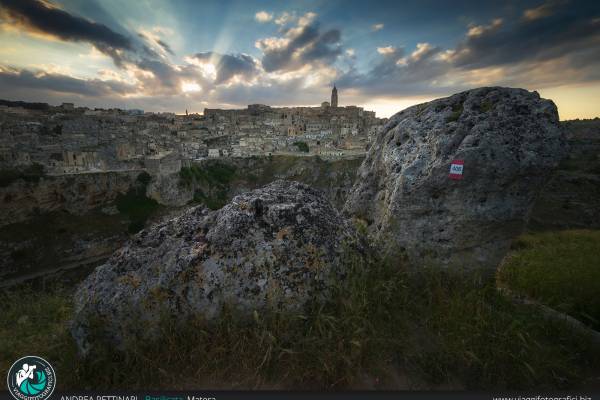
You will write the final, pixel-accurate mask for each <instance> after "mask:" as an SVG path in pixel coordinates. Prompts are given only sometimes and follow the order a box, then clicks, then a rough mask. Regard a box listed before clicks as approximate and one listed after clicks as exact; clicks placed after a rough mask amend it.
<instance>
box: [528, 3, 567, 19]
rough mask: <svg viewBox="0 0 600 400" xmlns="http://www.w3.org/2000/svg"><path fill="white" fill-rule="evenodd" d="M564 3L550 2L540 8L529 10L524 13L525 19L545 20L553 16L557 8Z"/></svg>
mask: <svg viewBox="0 0 600 400" xmlns="http://www.w3.org/2000/svg"><path fill="white" fill-rule="evenodd" d="M563 3H564V1H548V2H547V3H544V4H542V5H541V6H539V7H535V8H529V9H527V10H525V11H524V12H523V18H524V19H526V20H529V21H533V20H536V19H540V18H545V17H548V16H550V15H552V14H553V13H554V11H555V8H556V7H557V6H559V5H560V4H563Z"/></svg>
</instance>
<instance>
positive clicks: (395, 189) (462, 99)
mask: <svg viewBox="0 0 600 400" xmlns="http://www.w3.org/2000/svg"><path fill="white" fill-rule="evenodd" d="M565 152H566V146H565V140H564V137H563V134H562V131H561V129H560V127H559V123H558V113H557V109H556V106H555V105H554V103H552V101H550V100H545V99H541V98H540V97H539V95H538V94H537V93H536V92H533V93H532V92H528V91H526V90H523V89H511V88H500V87H485V88H479V89H474V90H470V91H466V92H462V93H458V94H455V95H453V96H450V97H447V98H442V99H438V100H434V101H432V102H429V103H424V104H420V105H416V106H414V107H410V108H408V109H406V110H404V111H401V112H399V113H397V114H395V115H394V116H393V117H392V118H390V120H389V122H388V123H387V125H386V126H385V127H384V129H383V131H382V132H381V133H380V134H379V135H378V137H377V138H376V139H375V141H374V143H373V144H372V146H371V148H370V149H369V151H368V154H367V157H366V158H365V161H364V162H363V164H362V165H361V167H360V168H359V171H358V176H357V180H356V183H355V185H354V187H353V188H352V190H351V192H350V194H349V197H348V200H347V202H346V204H345V212H346V213H349V214H351V215H353V216H355V217H358V218H362V219H364V220H365V221H366V222H367V223H368V225H369V234H370V235H371V236H372V238H373V239H374V243H375V245H376V247H378V248H380V249H381V250H382V254H384V255H386V256H387V257H388V258H390V259H391V260H403V262H405V263H407V264H408V265H412V266H413V267H418V266H423V265H425V264H432V265H437V266H445V267H452V268H460V267H464V268H467V269H470V268H484V270H486V269H487V270H488V271H491V270H493V268H495V267H496V266H497V265H498V263H499V261H500V260H501V258H502V257H503V255H504V254H505V252H506V251H507V249H508V246H509V244H510V241H511V239H512V238H513V237H514V236H515V235H517V234H519V233H520V232H521V230H522V228H523V226H524V224H525V222H526V220H527V218H528V215H529V213H530V210H531V207H532V204H533V202H534V200H535V197H536V195H537V194H538V192H539V191H540V189H541V187H542V186H543V184H544V183H545V181H546V179H547V177H548V174H549V172H551V170H552V169H553V168H554V167H555V166H556V165H557V164H558V162H559V161H560V160H561V158H562V157H563V156H564V154H565ZM453 160H463V161H464V172H463V175H462V179H460V180H452V179H449V169H450V165H451V163H452V161H453ZM399 262H400V261H399Z"/></svg>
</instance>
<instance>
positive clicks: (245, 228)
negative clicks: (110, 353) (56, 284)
mask: <svg viewBox="0 0 600 400" xmlns="http://www.w3.org/2000/svg"><path fill="white" fill-rule="evenodd" d="M364 254H365V248H364V247H363V245H362V244H361V242H360V240H359V236H358V234H357V233H356V231H355V229H354V228H353V227H352V225H351V224H350V223H349V222H348V221H347V220H345V219H344V218H343V217H342V216H341V215H340V213H339V212H338V211H336V210H335V209H334V208H333V207H332V206H331V204H330V203H329V202H328V201H327V200H326V199H325V198H324V196H323V195H322V194H321V193H320V192H318V191H316V190H314V189H311V188H310V187H308V186H306V185H303V184H300V183H297V182H289V181H276V182H273V183H271V184H269V185H267V186H265V187H263V188H261V189H257V190H254V191H252V192H249V193H245V194H242V195H239V196H236V197H235V198H234V199H233V200H232V202H231V203H229V204H228V205H226V206H225V207H223V208H222V209H220V210H218V211H209V210H207V209H206V208H204V207H196V208H192V209H190V210H189V211H187V212H186V213H184V214H183V215H181V216H180V217H177V218H175V219H172V220H169V221H167V222H165V223H161V224H159V225H157V226H154V227H152V228H150V229H147V230H143V231H141V232H140V233H138V234H137V235H136V236H135V237H134V238H133V239H132V240H131V241H130V242H129V243H128V244H127V245H126V246H124V247H123V248H122V249H121V250H119V251H117V252H116V253H115V254H114V255H113V256H112V257H111V259H110V260H109V261H108V262H107V263H106V264H104V265H102V266H100V267H98V268H97V269H96V270H95V271H94V272H93V273H92V274H91V275H90V276H89V277H88V278H87V279H86V280H85V281H84V282H83V283H82V284H81V286H80V287H79V289H78V291H77V293H76V297H75V302H76V307H75V318H74V321H73V325H72V333H73V336H74V337H75V339H76V341H77V343H78V345H79V347H80V349H81V350H82V351H83V352H86V351H87V349H88V348H89V346H90V341H91V338H90V332H91V331H93V333H94V335H96V334H99V332H101V336H104V337H106V338H108V339H109V340H110V341H114V342H115V343H117V344H122V343H123V339H124V337H126V336H127V334H128V332H129V333H130V334H131V335H138V336H140V337H150V336H152V335H153V334H155V333H156V331H157V330H156V327H157V324H158V323H159V321H160V319H161V313H164V312H166V313H167V314H168V315H170V316H171V317H175V318H176V319H178V320H179V321H181V322H185V321H186V320H187V319H188V317H190V316H200V317H203V318H206V319H209V320H210V319H212V318H214V317H216V316H218V315H219V313H220V311H221V310H222V307H223V306H224V305H226V304H227V305H231V306H233V307H236V308H237V309H240V310H242V312H245V311H248V312H252V311H253V310H257V309H262V308H265V307H268V308H271V307H272V308H275V309H280V310H291V309H297V308H298V307H302V306H303V305H304V304H305V303H306V302H307V301H308V300H310V299H314V298H316V299H318V298H322V297H323V296H326V295H327V293H328V289H329V288H331V286H332V285H335V284H337V283H338V282H339V280H340V279H343V278H344V277H345V275H346V266H347V263H346V261H347V257H359V258H360V257H363V256H364ZM92 325H93V326H94V328H93V329H92Z"/></svg>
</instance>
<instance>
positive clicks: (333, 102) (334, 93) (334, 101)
mask: <svg viewBox="0 0 600 400" xmlns="http://www.w3.org/2000/svg"><path fill="white" fill-rule="evenodd" d="M337 106H338V98H337V88H336V87H335V83H334V84H333V90H332V91H331V107H337Z"/></svg>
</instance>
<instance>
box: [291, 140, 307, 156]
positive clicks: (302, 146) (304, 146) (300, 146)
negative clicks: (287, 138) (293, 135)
mask: <svg viewBox="0 0 600 400" xmlns="http://www.w3.org/2000/svg"><path fill="white" fill-rule="evenodd" d="M294 146H296V147H297V148H298V150H299V151H301V152H303V153H308V151H309V148H308V144H307V143H306V142H294Z"/></svg>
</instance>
